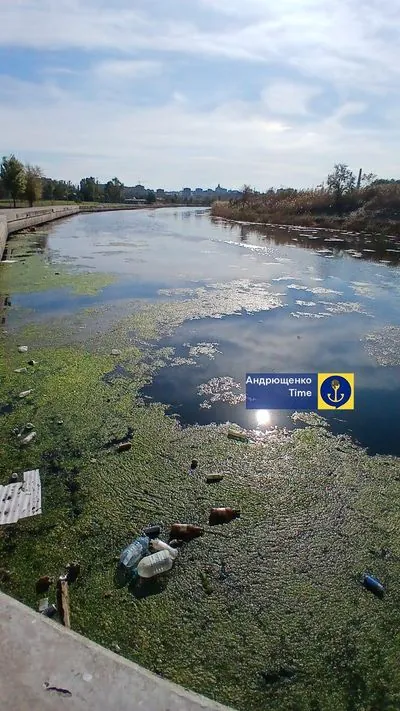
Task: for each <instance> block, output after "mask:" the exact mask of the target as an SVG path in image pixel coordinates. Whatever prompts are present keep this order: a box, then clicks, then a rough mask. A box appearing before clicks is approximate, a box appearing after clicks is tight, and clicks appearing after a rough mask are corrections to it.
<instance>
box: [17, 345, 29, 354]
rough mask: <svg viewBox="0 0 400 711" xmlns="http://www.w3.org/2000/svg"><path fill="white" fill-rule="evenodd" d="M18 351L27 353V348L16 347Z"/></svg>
mask: <svg viewBox="0 0 400 711" xmlns="http://www.w3.org/2000/svg"><path fill="white" fill-rule="evenodd" d="M18 351H19V352H20V353H27V352H28V346H18Z"/></svg>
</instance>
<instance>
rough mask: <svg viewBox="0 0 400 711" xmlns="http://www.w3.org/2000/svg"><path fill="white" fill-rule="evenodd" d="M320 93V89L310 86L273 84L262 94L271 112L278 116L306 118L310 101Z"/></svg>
mask: <svg viewBox="0 0 400 711" xmlns="http://www.w3.org/2000/svg"><path fill="white" fill-rule="evenodd" d="M319 93H320V89H319V88H318V87H315V86H311V85H308V84H300V83H298V84H295V83H294V82H272V83H271V84H269V85H268V86H267V87H266V88H265V89H264V91H263V92H262V94H261V98H262V101H263V103H264V105H265V106H266V108H267V109H269V111H271V112H272V113H273V114H277V115H278V116H306V115H307V114H308V113H309V111H308V104H309V102H310V100H311V99H312V98H313V97H315V96H317V95H318V94H319Z"/></svg>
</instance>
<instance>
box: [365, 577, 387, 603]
mask: <svg viewBox="0 0 400 711" xmlns="http://www.w3.org/2000/svg"><path fill="white" fill-rule="evenodd" d="M363 585H364V587H365V588H366V589H367V590H369V591H370V592H372V593H374V595H376V596H377V597H381V598H382V597H383V596H384V593H385V587H384V585H383V584H382V583H381V582H380V580H378V578H374V576H373V575H369V574H368V573H365V574H364V577H363Z"/></svg>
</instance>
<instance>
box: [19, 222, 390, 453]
mask: <svg viewBox="0 0 400 711" xmlns="http://www.w3.org/2000/svg"><path fill="white" fill-rule="evenodd" d="M354 239H355V240H356V243H355V242H354ZM42 247H43V254H44V258H46V259H49V260H51V261H53V262H54V261H56V262H65V263H68V264H72V265H73V266H74V267H76V268H77V269H82V270H84V271H88V270H90V271H105V272H113V273H115V274H116V275H118V279H117V281H116V282H115V283H114V284H113V285H111V286H109V287H107V288H105V289H103V291H102V292H101V293H100V294H99V295H97V296H83V297H81V296H76V295H73V294H70V293H69V292H68V291H66V290H57V291H51V292H46V293H39V294H29V295H22V294H20V295H17V296H16V297H15V298H14V301H13V305H14V306H20V307H29V308H30V309H32V308H33V309H34V311H33V313H32V314H31V316H30V318H33V319H35V318H37V319H43V318H44V317H47V316H48V315H58V314H68V313H71V312H73V311H76V310H77V309H79V308H82V307H87V306H93V305H101V304H111V305H118V304H119V305H122V306H123V307H124V308H126V310H128V311H129V308H130V306H129V300H133V299H135V300H137V299H139V300H144V301H146V302H149V301H150V302H154V301H164V302H165V301H166V300H176V301H180V300H182V299H188V298H196V295H197V296H198V295H199V294H200V296H201V295H202V297H201V298H203V297H204V296H206V297H207V295H208V294H210V295H211V296H212V298H214V297H215V298H216V309H215V311H214V312H213V311H212V309H211V311H210V313H209V316H206V317H204V311H199V315H200V316H202V317H201V318H191V319H189V320H186V321H185V322H184V323H183V324H182V325H181V326H180V327H178V328H177V329H176V330H175V331H174V333H173V334H172V335H171V336H169V337H168V338H165V339H163V340H162V341H161V345H162V346H171V347H173V348H174V349H175V353H174V358H175V361H174V366H173V367H172V365H169V366H168V367H165V368H162V369H161V370H160V371H159V372H158V373H157V375H156V377H155V379H154V382H153V384H152V385H151V386H150V387H148V388H147V389H146V390H145V391H144V393H143V395H144V396H145V397H147V398H153V399H156V400H158V401H161V402H164V403H166V404H168V405H170V406H171V412H174V413H177V414H178V415H179V416H180V418H181V422H182V424H187V423H194V422H198V423H200V424H203V423H204V424H205V423H208V422H226V421H227V420H229V421H231V422H237V423H238V424H240V425H242V426H245V427H249V428H251V429H253V428H255V427H256V426H257V421H256V419H255V417H256V416H255V413H254V412H252V411H246V408H245V405H244V403H243V402H239V403H236V404H232V402H235V400H234V396H235V395H236V396H238V395H239V396H240V394H242V393H243V392H244V379H245V373H246V372H249V371H250V372H251V371H253V372H260V371H265V372H271V371H275V372H301V371H305V372H310V371H321V372H333V371H338V372H349V371H350V372H353V371H354V372H355V378H356V409H355V411H354V412H346V411H343V412H339V413H331V412H328V413H327V415H326V416H327V419H328V421H329V424H330V427H331V429H332V431H333V432H335V433H347V434H350V435H351V436H352V437H353V438H354V440H355V441H357V442H359V443H361V444H362V445H363V446H365V447H368V449H369V450H370V451H371V452H382V453H392V454H397V455H400V437H399V434H398V433H399V429H398V421H399V420H398V418H399V415H400V405H399V403H400V400H399V398H400V368H399V367H395V366H394V365H393V366H390V365H389V366H386V367H383V366H382V365H380V364H379V363H378V362H377V360H376V358H375V357H373V356H372V355H370V354H369V352H368V350H367V349H366V347H365V343H364V338H365V336H367V335H368V334H371V333H372V332H374V331H380V330H381V329H382V328H384V327H387V326H393V325H395V326H398V325H399V322H400V318H399V314H400V308H399V304H400V267H399V263H400V250H399V249H398V246H397V245H396V243H395V241H394V240H389V241H388V242H387V243H385V244H383V245H382V243H381V242H380V241H379V240H378V239H377V238H376V237H374V236H373V235H367V236H364V237H363V240H362V241H359V238H358V237H355V238H354V237H352V236H351V235H344V234H343V233H337V232H336V233H335V232H327V231H326V232H322V231H313V230H310V229H304V228H301V229H299V228H282V227H265V228H261V232H260V228H257V227H254V226H248V225H232V224H228V223H223V222H222V221H218V220H212V219H211V218H210V216H209V214H208V211H207V210H204V209H194V208H191V209H182V208H181V209H175V210H170V209H162V210H156V211H150V210H143V211H135V212H132V211H124V212H117V213H115V212H114V213H113V212H109V213H103V214H88V215H79V216H77V217H74V218H72V219H69V220H66V221H63V222H62V223H58V224H57V223H56V224H54V226H52V227H51V228H50V230H49V235H48V239H47V240H46V244H45V245H44V246H43V245H42ZM351 249H354V250H355V252H356V253H355V254H354V252H353V253H351V252H349V251H347V250H351ZM182 289H184V290H185V291H179V290H182ZM199 289H200V290H201V291H200V292H199V291H196V290H199ZM224 295H225V296H226V298H225V300H224V299H221V296H224ZM271 305H273V306H274V307H273V308H271ZM207 313H208V312H207ZM382 348H384V346H382ZM178 358H180V359H184V361H187V362H185V363H184V364H183V365H179V363H181V361H180V360H176V359H178ZM214 379H220V380H218V381H215V380H214ZM229 379H232V380H229ZM210 381H211V383H210ZM207 384H208V385H207ZM239 399H240V398H239ZM322 414H324V413H322ZM290 415H291V413H290V412H279V411H273V412H271V413H270V426H274V425H285V426H287V427H291V426H294V425H293V422H292V420H291V419H290Z"/></svg>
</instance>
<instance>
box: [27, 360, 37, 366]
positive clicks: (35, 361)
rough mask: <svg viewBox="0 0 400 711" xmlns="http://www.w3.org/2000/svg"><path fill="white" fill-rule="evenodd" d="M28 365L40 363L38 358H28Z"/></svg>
mask: <svg viewBox="0 0 400 711" xmlns="http://www.w3.org/2000/svg"><path fill="white" fill-rule="evenodd" d="M28 365H38V362H37V360H28Z"/></svg>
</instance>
